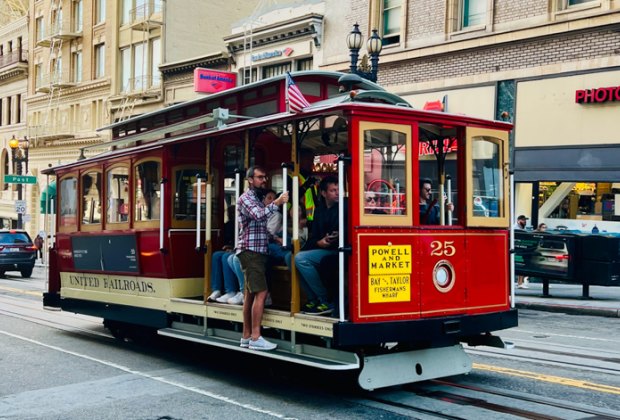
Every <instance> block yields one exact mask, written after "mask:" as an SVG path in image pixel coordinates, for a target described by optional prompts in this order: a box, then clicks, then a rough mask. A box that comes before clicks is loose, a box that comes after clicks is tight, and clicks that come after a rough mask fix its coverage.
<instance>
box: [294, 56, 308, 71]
mask: <svg viewBox="0 0 620 420" xmlns="http://www.w3.org/2000/svg"><path fill="white" fill-rule="evenodd" d="M296 64H297V66H296V68H297V71H304V70H312V57H310V58H304V59H302V60H297V63H296Z"/></svg>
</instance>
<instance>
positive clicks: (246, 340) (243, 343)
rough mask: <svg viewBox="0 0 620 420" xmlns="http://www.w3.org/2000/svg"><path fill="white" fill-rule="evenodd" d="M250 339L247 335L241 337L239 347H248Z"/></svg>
mask: <svg viewBox="0 0 620 420" xmlns="http://www.w3.org/2000/svg"><path fill="white" fill-rule="evenodd" d="M250 340H252V338H251V337H248V338H243V337H241V339H240V340H239V347H243V348H244V349H247V348H248V347H250Z"/></svg>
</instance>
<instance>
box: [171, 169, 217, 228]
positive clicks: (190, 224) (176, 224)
mask: <svg viewBox="0 0 620 420" xmlns="http://www.w3.org/2000/svg"><path fill="white" fill-rule="evenodd" d="M188 169H195V170H197V171H202V172H203V173H204V174H205V175H207V171H206V168H205V167H204V165H203V166H201V165H200V164H198V163H194V164H192V163H187V164H182V165H177V166H174V167H173V168H172V182H173V183H172V185H171V188H172V190H171V194H170V209H171V215H170V216H171V218H172V222H171V226H172V227H173V228H186V229H187V228H194V229H195V228H196V219H194V220H177V219H176V210H175V202H174V198H175V197H176V194H177V185H178V178H177V172H179V171H185V170H188ZM202 183H203V184H208V183H210V182H207V180H206V179H203V180H202ZM204 188H205V195H206V189H207V187H206V186H205V187H204ZM201 194H202V193H201ZM201 199H203V200H204V199H205V197H204V196H202V195H201ZM207 205H208V202H207V201H205V211H206V209H207ZM200 216H201V219H203V218H204V217H205V213H204V212H202V211H201V213H200ZM200 226H201V227H202V228H203V230H204V226H205V223H204V221H203V220H201V223H200Z"/></svg>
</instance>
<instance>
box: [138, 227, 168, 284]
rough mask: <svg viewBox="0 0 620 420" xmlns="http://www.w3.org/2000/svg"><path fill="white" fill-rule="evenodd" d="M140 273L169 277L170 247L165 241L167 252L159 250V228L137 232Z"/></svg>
mask: <svg viewBox="0 0 620 420" xmlns="http://www.w3.org/2000/svg"><path fill="white" fill-rule="evenodd" d="M136 241H137V244H138V255H139V261H140V262H139V264H140V275H142V276H147V277H164V278H165V277H169V273H170V269H169V266H170V264H169V263H166V260H168V259H169V256H168V255H169V254H168V252H169V251H170V247H169V246H168V244H167V243H166V241H164V248H167V249H166V252H165V253H162V252H161V251H160V250H159V230H151V231H141V232H136Z"/></svg>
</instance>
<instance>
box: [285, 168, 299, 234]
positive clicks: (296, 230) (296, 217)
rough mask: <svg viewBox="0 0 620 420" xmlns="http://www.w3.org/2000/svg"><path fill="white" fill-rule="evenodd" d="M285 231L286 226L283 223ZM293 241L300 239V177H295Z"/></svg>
mask: <svg viewBox="0 0 620 420" xmlns="http://www.w3.org/2000/svg"><path fill="white" fill-rule="evenodd" d="M282 226H283V229H284V230H286V225H285V224H284V223H282ZM291 239H292V240H293V241H295V240H297V239H299V177H297V176H294V177H293V237H292V238H291Z"/></svg>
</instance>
